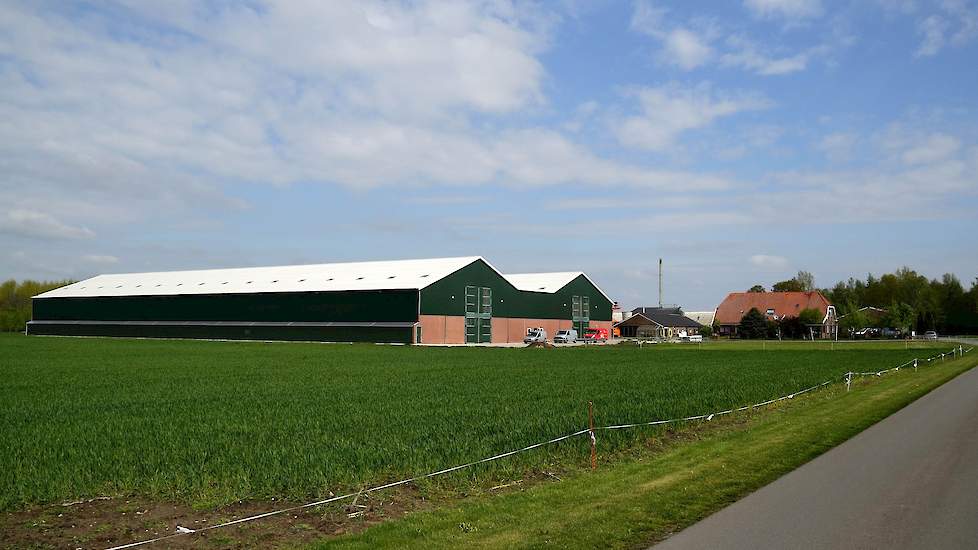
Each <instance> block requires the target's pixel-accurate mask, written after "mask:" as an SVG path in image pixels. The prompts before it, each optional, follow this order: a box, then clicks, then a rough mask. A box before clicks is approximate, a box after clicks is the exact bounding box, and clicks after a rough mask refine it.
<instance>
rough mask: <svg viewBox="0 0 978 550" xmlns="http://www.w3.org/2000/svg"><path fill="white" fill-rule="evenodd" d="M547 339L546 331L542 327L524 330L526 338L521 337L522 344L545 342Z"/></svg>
mask: <svg viewBox="0 0 978 550" xmlns="http://www.w3.org/2000/svg"><path fill="white" fill-rule="evenodd" d="M546 341H547V331H546V330H543V329H542V328H531V329H527V330H526V338H523V343H524V344H532V343H534V342H546Z"/></svg>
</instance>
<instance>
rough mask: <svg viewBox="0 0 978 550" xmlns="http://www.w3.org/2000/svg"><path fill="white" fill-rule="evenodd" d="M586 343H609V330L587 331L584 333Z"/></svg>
mask: <svg viewBox="0 0 978 550" xmlns="http://www.w3.org/2000/svg"><path fill="white" fill-rule="evenodd" d="M584 341H585V342H607V341H608V329H606V328H589V329H587V330H586V331H584Z"/></svg>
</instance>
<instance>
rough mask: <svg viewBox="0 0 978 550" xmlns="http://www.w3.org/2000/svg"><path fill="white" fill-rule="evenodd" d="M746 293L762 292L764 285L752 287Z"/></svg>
mask: <svg viewBox="0 0 978 550" xmlns="http://www.w3.org/2000/svg"><path fill="white" fill-rule="evenodd" d="M747 292H764V285H754V286H752V287H750V290H748V291H747Z"/></svg>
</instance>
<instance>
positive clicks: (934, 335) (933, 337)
mask: <svg viewBox="0 0 978 550" xmlns="http://www.w3.org/2000/svg"><path fill="white" fill-rule="evenodd" d="M924 340H937V332H935V331H933V330H928V331H927V332H925V333H924Z"/></svg>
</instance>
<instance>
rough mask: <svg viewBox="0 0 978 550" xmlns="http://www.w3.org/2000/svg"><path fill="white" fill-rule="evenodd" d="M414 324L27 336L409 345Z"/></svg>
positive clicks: (84, 327) (149, 327)
mask: <svg viewBox="0 0 978 550" xmlns="http://www.w3.org/2000/svg"><path fill="white" fill-rule="evenodd" d="M414 333H415V329H414V323H358V324H337V323H243V322H236V323H219V322H215V323H202V322H193V323H180V322H166V323H164V322H151V321H150V322H141V323H135V322H71V321H63V322H56V321H55V322H52V321H32V322H30V323H28V325H27V334H32V335H42V336H105V337H120V338H189V339H202V340H259V341H267V340H270V341H291V342H374V343H391V344H410V343H412V342H413V341H414Z"/></svg>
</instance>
